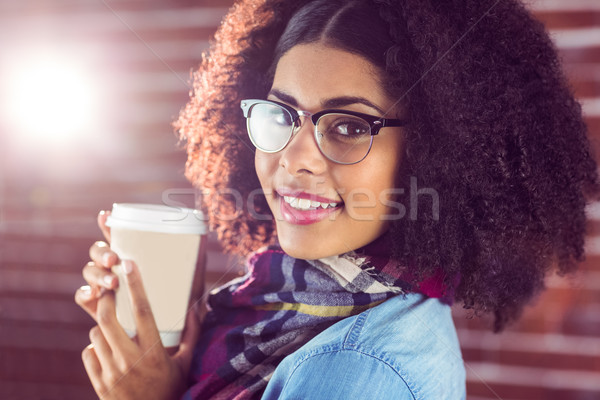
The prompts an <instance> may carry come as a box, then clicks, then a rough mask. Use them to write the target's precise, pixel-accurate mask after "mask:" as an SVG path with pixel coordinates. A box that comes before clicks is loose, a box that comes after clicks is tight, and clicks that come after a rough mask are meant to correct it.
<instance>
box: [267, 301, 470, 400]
mask: <svg viewBox="0 0 600 400" xmlns="http://www.w3.org/2000/svg"><path fill="white" fill-rule="evenodd" d="M465 397H466V390H465V369H464V364H463V360H462V356H461V351H460V347H459V343H458V338H457V336H456V330H455V328H454V323H453V322H452V318H451V315H450V307H449V306H447V305H445V304H443V303H441V302H440V301H439V300H437V299H432V298H427V297H425V296H423V295H421V294H409V295H399V296H396V297H393V298H391V299H389V300H387V301H385V302H384V303H382V304H380V305H378V306H376V307H373V308H371V309H369V310H367V311H364V312H363V313H361V314H358V315H355V316H352V317H348V318H346V319H344V320H342V321H340V322H338V323H336V324H335V325H333V326H331V327H330V328H328V329H326V330H325V331H323V332H321V333H320V334H319V335H317V336H316V337H314V338H313V339H312V340H310V341H309V342H308V343H306V344H305V345H304V346H302V347H301V348H300V349H298V350H297V351H296V352H294V353H293V354H290V355H289V356H288V357H286V358H285V359H284V360H283V361H282V362H281V363H280V364H279V366H278V367H277V368H276V370H275V372H274V373H273V376H272V377H271V379H270V381H269V384H268V385H267V388H266V389H265V392H264V394H263V397H262V399H328V400H329V399H340V400H341V399H343V400H348V399H361V400H362V399H367V400H368V399H373V400H387V399H390V400H391V399H394V400H399V399H400V400H403V399H411V400H425V399H427V400H430V399H431V400H442V399H449V400H460V399H465Z"/></svg>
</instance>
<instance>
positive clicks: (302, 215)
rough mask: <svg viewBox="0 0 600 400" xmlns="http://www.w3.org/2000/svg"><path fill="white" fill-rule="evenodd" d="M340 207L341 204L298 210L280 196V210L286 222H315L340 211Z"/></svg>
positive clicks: (295, 223)
mask: <svg viewBox="0 0 600 400" xmlns="http://www.w3.org/2000/svg"><path fill="white" fill-rule="evenodd" d="M286 196H287V195H286ZM303 198H306V197H303ZM315 201H319V200H315ZM340 208H342V206H341V205H338V206H337V207H328V208H321V207H319V208H317V209H315V210H306V211H304V210H297V209H295V208H292V206H290V205H289V204H288V203H286V202H285V200H284V199H283V196H280V197H279V210H281V216H282V217H283V219H284V220H285V221H286V222H288V223H290V224H294V225H310V224H314V223H316V222H319V221H322V220H324V219H325V218H327V216H329V215H330V214H333V213H334V212H336V211H338V210H339V209H340Z"/></svg>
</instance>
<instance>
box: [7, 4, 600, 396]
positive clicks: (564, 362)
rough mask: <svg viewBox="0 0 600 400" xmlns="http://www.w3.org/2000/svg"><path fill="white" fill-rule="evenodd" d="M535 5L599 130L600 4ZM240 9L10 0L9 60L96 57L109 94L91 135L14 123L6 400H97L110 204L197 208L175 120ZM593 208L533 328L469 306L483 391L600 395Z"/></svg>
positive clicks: (221, 261)
mask: <svg viewBox="0 0 600 400" xmlns="http://www.w3.org/2000/svg"><path fill="white" fill-rule="evenodd" d="M529 3H530V4H531V7H532V8H533V9H534V12H535V13H536V15H538V16H539V18H540V19H541V20H542V21H544V23H545V24H546V25H547V26H548V28H549V29H551V30H552V32H553V34H554V38H555V40H556V43H557V45H558V47H559V48H560V51H561V55H562V56H563V58H564V62H565V66H566V69H567V71H568V74H569V76H570V78H571V79H572V82H573V85H574V87H575V90H576V93H577V95H578V96H579V97H580V99H581V100H582V102H583V104H584V110H585V112H586V116H587V121H588V123H589V126H590V129H591V132H592V137H593V139H594V140H597V139H598V138H599V137H600V74H599V71H600V68H599V67H600V3H598V2H597V1H595V0H587V1H584V0H578V1H574V0H572V1H570V2H565V1H562V0H552V1H551V0H538V1H533V0H532V1H530V2H529ZM229 4H230V2H229V1H225V0H211V1H202V0H199V1H191V0H177V1H166V0H154V1H147V2H140V1H135V0H114V1H108V0H104V1H103V0H54V1H52V2H47V1H43V0H29V1H26V2H2V3H0V49H2V50H1V51H0V66H2V65H4V64H6V63H9V62H14V61H18V60H19V57H20V55H22V54H23V53H22V51H26V50H27V49H28V48H29V47H33V46H35V47H36V48H37V49H40V48H41V49H49V51H54V50H56V49H58V51H60V52H62V53H63V54H68V55H69V56H72V57H74V58H75V59H77V60H79V61H81V62H83V63H84V64H85V65H86V66H88V67H89V70H90V71H92V73H93V78H94V81H95V82H96V84H99V89H100V90H99V92H100V95H99V96H100V97H101V99H102V100H103V102H102V107H98V109H97V113H98V121H99V122H98V124H97V125H96V126H95V127H94V129H89V130H87V131H85V132H80V133H79V134H78V135H77V136H70V137H69V136H67V137H62V136H56V137H48V135H50V134H47V135H46V136H45V137H44V136H37V137H34V136H30V137H28V136H27V135H22V134H21V133H19V132H17V131H15V130H14V129H12V128H11V127H9V126H8V125H7V124H5V123H3V121H2V120H0V399H87V398H94V395H93V392H92V390H91V388H90V386H89V383H88V379H87V377H86V375H85V372H84V371H83V367H82V365H81V361H80V352H81V350H82V349H83V347H85V346H86V345H87V343H88V339H87V332H88V330H89V329H90V328H91V327H92V325H93V323H92V321H91V319H90V318H89V317H88V316H87V315H86V314H85V313H84V312H83V311H81V310H80V309H79V308H78V307H77V306H76V305H75V304H74V303H73V300H72V297H73V293H74V291H75V289H76V288H77V287H79V286H80V285H82V284H84V281H83V279H82V278H81V268H82V267H83V265H84V264H85V263H86V261H87V259H88V255H87V251H88V248H89V246H90V244H91V243H92V242H93V241H94V240H97V239H99V237H100V235H99V232H98V230H97V228H96V225H95V215H96V213H97V212H98V210H100V209H106V208H110V205H111V203H112V202H114V201H120V202H126V201H132V202H138V201H139V202H154V203H163V202H165V201H169V202H171V203H172V202H175V201H176V202H180V203H184V204H186V205H192V204H193V202H194V196H195V195H194V192H193V191H192V190H191V189H190V185H189V184H188V183H187V182H186V181H185V179H184V178H183V175H182V171H183V165H184V162H185V155H184V154H183V152H182V151H181V150H179V149H177V146H176V144H177V141H176V138H175V136H174V134H173V131H172V128H171V126H170V123H171V121H172V120H173V119H174V117H175V116H176V115H177V113H178V110H179V109H180V108H181V107H182V105H183V104H184V103H185V101H186V99H187V96H188V91H189V82H190V70H191V68H193V66H194V65H196V64H197V63H198V62H199V60H200V54H201V52H202V51H203V50H205V49H206V46H207V43H208V39H209V37H210V35H211V34H212V33H213V32H214V30H215V29H216V26H217V24H218V21H219V19H220V17H221V16H222V15H223V14H224V13H225V11H226V9H227V7H228V6H229ZM2 90H4V88H3V87H0V93H1V92H2ZM35 117H36V116H35V115H32V116H31V118H35ZM61 138H62V139H61ZM591 213H592V214H593V215H594V218H595V220H594V221H593V223H592V226H591V234H590V239H589V241H588V242H589V246H588V252H589V256H588V260H587V261H586V263H585V265H584V268H583V269H584V270H583V272H582V273H581V274H580V275H579V276H578V277H576V278H575V279H573V280H571V281H566V280H562V279H558V278H552V279H551V280H550V281H549V283H548V285H549V287H550V289H549V290H548V291H547V292H546V293H545V294H544V295H543V296H542V297H541V298H540V299H539V301H538V302H537V303H536V305H535V306H533V307H531V308H529V309H528V310H527V312H526V315H525V316H524V318H523V319H522V321H521V322H519V323H518V324H517V325H515V326H514V327H511V328H510V329H508V331H507V332H505V333H504V334H502V335H493V334H491V333H489V331H488V330H487V329H486V321H480V320H478V319H466V318H465V317H464V315H463V312H462V310H460V309H459V308H457V309H455V310H454V311H455V315H456V318H455V320H456V324H457V327H458V331H459V336H460V339H461V343H462V346H463V352H464V356H465V360H466V366H467V371H468V387H469V398H470V399H474V400H477V399H479V400H483V399H503V400H511V399H512V400H514V399H567V400H568V399H594V398H600V223H599V222H598V220H600V206H596V207H595V208H594V209H591ZM208 266H209V271H208V272H209V273H208V277H209V284H210V285H216V284H219V283H222V282H224V281H226V280H227V279H228V278H230V277H233V276H236V275H237V274H239V273H240V272H241V270H240V266H239V263H238V262H237V260H235V259H232V258H230V257H227V256H224V255H222V254H221V252H220V250H219V247H218V244H217V243H216V241H215V240H214V237H212V236H211V238H210V243H209V259H208Z"/></svg>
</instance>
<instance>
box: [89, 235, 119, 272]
mask: <svg viewBox="0 0 600 400" xmlns="http://www.w3.org/2000/svg"><path fill="white" fill-rule="evenodd" d="M90 258H91V259H92V260H93V261H95V262H96V263H98V265H101V266H103V267H105V268H112V267H113V266H115V265H116V264H117V263H118V262H119V256H117V253H115V252H114V251H112V250H111V248H110V247H109V245H108V244H107V243H106V242H102V241H98V242H96V243H94V244H93V245H92V247H90Z"/></svg>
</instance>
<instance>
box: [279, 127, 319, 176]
mask: <svg viewBox="0 0 600 400" xmlns="http://www.w3.org/2000/svg"><path fill="white" fill-rule="evenodd" d="M300 118H301V119H300V121H301V124H300V127H299V128H297V129H298V130H297V131H296V132H295V133H294V135H293V137H292V138H291V139H290V142H289V143H288V145H287V146H286V147H285V148H284V149H283V150H282V151H281V157H280V159H279V165H280V166H282V167H283V168H285V169H286V170H287V171H288V172H289V173H290V174H291V175H293V176H298V175H301V174H303V173H306V174H311V175H319V174H321V173H323V172H324V171H325V168H326V167H327V161H326V159H325V157H324V156H323V155H322V154H321V151H320V150H319V147H318V146H317V142H316V141H315V138H314V129H315V126H314V125H313V123H312V121H311V119H310V118H309V117H308V116H303V117H300Z"/></svg>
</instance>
